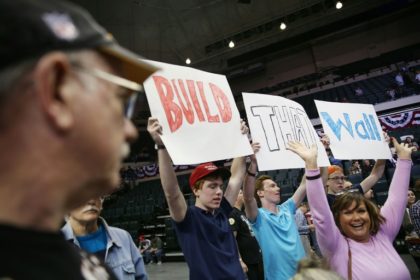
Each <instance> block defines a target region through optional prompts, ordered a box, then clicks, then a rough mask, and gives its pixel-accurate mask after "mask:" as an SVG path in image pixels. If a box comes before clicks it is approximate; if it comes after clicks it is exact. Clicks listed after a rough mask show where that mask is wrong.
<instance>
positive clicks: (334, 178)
mask: <svg viewBox="0 0 420 280" xmlns="http://www.w3.org/2000/svg"><path fill="white" fill-rule="evenodd" d="M328 179H329V180H333V181H340V180H341V181H345V180H347V177H346V176H338V177H331V178H328Z"/></svg>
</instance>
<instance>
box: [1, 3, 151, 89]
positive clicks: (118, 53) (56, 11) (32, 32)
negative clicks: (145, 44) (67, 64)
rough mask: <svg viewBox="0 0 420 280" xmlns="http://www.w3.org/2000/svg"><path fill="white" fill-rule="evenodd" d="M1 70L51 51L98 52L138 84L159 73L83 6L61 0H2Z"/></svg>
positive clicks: (127, 77) (124, 75)
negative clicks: (114, 61) (116, 37)
mask: <svg viewBox="0 0 420 280" xmlns="http://www.w3.org/2000/svg"><path fill="white" fill-rule="evenodd" d="M0 42H1V45H0V61H1V64H0V71H1V70H3V69H5V68H7V67H9V66H12V65H14V64H15V63H19V62H20V61H24V60H25V59H30V58H36V57H40V56H42V55H44V54H45V53H48V52H50V51H55V50H62V51H71V50H82V49H96V50H98V51H99V52H102V53H106V54H108V55H110V56H111V57H114V58H116V59H117V60H119V61H121V63H122V76H123V77H124V78H126V79H128V80H130V81H134V82H136V83H139V84H141V83H143V81H144V80H145V79H146V78H147V77H148V76H150V75H151V74H152V73H153V72H155V71H156V70H157V68H156V67H154V66H152V65H150V64H148V63H145V62H143V61H142V60H141V57H140V56H138V55H136V54H134V53H133V52H131V51H129V50H127V49H124V48H123V47H121V46H120V45H118V43H117V41H116V40H115V39H114V38H113V36H112V35H111V34H110V33H108V32H107V31H106V30H105V29H104V28H103V27H102V26H100V25H99V24H98V23H97V22H96V21H95V20H94V19H93V17H92V16H91V15H90V14H89V13H88V12H87V11H86V10H84V9H82V8H81V7H79V6H77V5H75V4H72V3H69V2H65V1H60V0H0Z"/></svg>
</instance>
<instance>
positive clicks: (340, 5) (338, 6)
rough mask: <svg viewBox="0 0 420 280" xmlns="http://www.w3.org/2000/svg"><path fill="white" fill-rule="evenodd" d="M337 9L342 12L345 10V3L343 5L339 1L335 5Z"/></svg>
mask: <svg viewBox="0 0 420 280" xmlns="http://www.w3.org/2000/svg"><path fill="white" fill-rule="evenodd" d="M335 8H336V9H337V10H340V9H341V8H343V3H341V2H340V1H337V3H335Z"/></svg>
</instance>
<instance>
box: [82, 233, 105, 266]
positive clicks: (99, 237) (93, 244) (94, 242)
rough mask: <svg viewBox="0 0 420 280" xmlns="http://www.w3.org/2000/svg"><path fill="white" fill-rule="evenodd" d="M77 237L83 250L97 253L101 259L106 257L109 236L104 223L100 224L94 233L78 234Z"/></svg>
mask: <svg viewBox="0 0 420 280" xmlns="http://www.w3.org/2000/svg"><path fill="white" fill-rule="evenodd" d="M76 238H77V241H79V244H80V247H81V248H82V249H83V250H85V251H87V252H89V253H92V254H95V255H96V256H98V257H99V258H100V259H101V260H104V259H105V252H106V244H107V238H106V232H105V228H104V227H103V226H102V225H99V228H98V230H97V231H95V232H94V233H91V234H87V235H83V236H77V237H76Z"/></svg>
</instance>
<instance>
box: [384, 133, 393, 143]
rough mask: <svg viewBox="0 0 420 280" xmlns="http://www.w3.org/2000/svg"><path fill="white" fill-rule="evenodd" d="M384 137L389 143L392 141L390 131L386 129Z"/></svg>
mask: <svg viewBox="0 0 420 280" xmlns="http://www.w3.org/2000/svg"><path fill="white" fill-rule="evenodd" d="M383 135H384V138H385V142H387V143H388V144H389V143H391V138H390V137H389V135H388V133H386V132H385V131H384V132H383Z"/></svg>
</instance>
